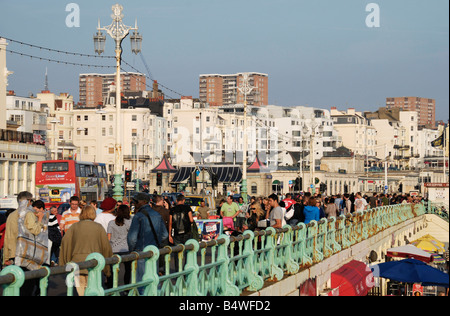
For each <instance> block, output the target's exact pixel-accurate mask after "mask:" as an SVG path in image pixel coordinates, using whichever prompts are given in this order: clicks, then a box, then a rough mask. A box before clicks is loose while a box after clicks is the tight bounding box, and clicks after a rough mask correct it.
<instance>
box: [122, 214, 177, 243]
mask: <svg viewBox="0 0 450 316" xmlns="http://www.w3.org/2000/svg"><path fill="white" fill-rule="evenodd" d="M145 211H146V212H147V214H148V215H149V216H150V218H151V220H152V223H153V227H154V228H155V230H156V236H157V237H158V239H159V244H160V245H161V244H163V241H164V240H166V239H167V238H169V234H168V232H167V228H166V225H165V224H164V220H163V218H162V217H161V215H160V214H159V213H158V212H156V211H155V210H154V209H152V208H151V207H150V205H144V206H143V207H141V208H140V209H139V212H138V213H136V214H135V215H134V216H133V220H132V221H131V226H130V230H129V231H128V236H127V241H128V248H129V251H143V250H144V248H145V247H147V246H149V245H153V246H158V244H157V242H156V241H155V237H154V234H153V232H152V229H151V226H150V223H149V221H148V218H147V216H146V215H145V214H143V213H144V212H145ZM161 247H163V246H161Z"/></svg>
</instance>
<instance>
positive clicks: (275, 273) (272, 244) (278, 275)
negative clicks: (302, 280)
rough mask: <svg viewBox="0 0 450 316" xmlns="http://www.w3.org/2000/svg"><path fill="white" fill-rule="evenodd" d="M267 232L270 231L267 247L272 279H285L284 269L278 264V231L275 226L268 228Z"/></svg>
mask: <svg viewBox="0 0 450 316" xmlns="http://www.w3.org/2000/svg"><path fill="white" fill-rule="evenodd" d="M266 232H270V233H271V235H270V236H268V238H267V241H266V249H267V250H268V254H267V259H268V264H269V271H270V279H271V280H272V281H280V280H282V279H283V270H282V269H281V268H280V267H278V266H277V265H276V260H275V253H276V247H277V240H276V238H277V231H276V230H275V228H273V227H269V228H267V229H266Z"/></svg>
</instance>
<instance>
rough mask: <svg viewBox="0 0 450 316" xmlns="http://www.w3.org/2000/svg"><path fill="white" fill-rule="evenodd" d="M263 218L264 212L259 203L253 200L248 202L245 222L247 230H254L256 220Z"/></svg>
mask: <svg viewBox="0 0 450 316" xmlns="http://www.w3.org/2000/svg"><path fill="white" fill-rule="evenodd" d="M264 218H265V212H264V210H263V209H262V208H261V204H260V203H258V202H253V203H252V204H250V214H247V224H248V228H247V229H249V230H252V231H255V230H259V229H258V222H259V221H260V220H263V219H264Z"/></svg>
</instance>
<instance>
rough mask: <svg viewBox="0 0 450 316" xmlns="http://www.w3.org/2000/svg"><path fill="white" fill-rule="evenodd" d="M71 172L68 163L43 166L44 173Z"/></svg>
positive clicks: (50, 163) (45, 164)
mask: <svg viewBox="0 0 450 316" xmlns="http://www.w3.org/2000/svg"><path fill="white" fill-rule="evenodd" d="M61 171H69V164H68V163H67V162H48V163H43V164H42V172H61Z"/></svg>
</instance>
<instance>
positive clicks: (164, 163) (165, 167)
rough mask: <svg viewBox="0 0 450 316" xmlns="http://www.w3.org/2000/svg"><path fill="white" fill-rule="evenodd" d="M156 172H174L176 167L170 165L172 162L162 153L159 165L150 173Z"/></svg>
mask: <svg viewBox="0 0 450 316" xmlns="http://www.w3.org/2000/svg"><path fill="white" fill-rule="evenodd" d="M158 172H162V173H175V172H177V169H176V168H175V167H174V166H172V164H171V163H170V161H169V159H167V155H166V154H164V156H163V158H162V160H161V162H160V163H159V165H158V166H157V167H156V168H155V169H153V170H152V173H158Z"/></svg>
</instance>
